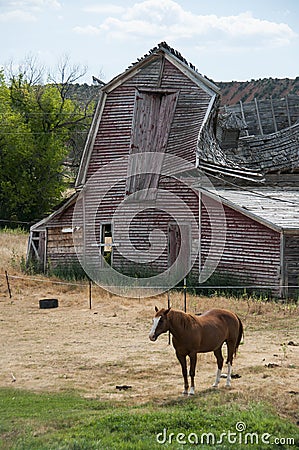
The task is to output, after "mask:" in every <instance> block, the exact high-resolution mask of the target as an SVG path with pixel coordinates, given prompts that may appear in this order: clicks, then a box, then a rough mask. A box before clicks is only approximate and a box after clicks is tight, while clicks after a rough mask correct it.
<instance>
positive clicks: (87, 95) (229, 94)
mask: <svg viewBox="0 0 299 450" xmlns="http://www.w3.org/2000/svg"><path fill="white" fill-rule="evenodd" d="M214 82H215V84H216V85H217V86H219V87H220V89H221V94H222V101H221V104H222V105H234V104H236V103H238V102H239V101H240V100H242V102H243V103H245V102H250V101H252V100H253V99H254V98H255V97H256V98H257V99H259V100H263V99H267V98H270V96H271V95H272V98H274V99H275V98H282V97H285V96H286V95H289V94H295V95H299V76H298V77H296V78H295V79H290V78H281V79H280V78H271V77H270V78H263V79H259V80H251V81H214ZM99 89H100V86H99V85H88V84H74V85H72V87H71V89H70V90H69V94H68V95H69V97H71V98H72V99H76V100H79V101H80V102H82V103H88V102H89V101H90V100H91V99H96V97H97V94H98V92H99Z"/></svg>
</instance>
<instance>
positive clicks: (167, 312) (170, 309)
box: [163, 307, 171, 316]
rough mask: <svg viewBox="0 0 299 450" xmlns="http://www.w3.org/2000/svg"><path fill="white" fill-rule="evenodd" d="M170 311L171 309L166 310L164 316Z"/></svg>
mask: <svg viewBox="0 0 299 450" xmlns="http://www.w3.org/2000/svg"><path fill="white" fill-rule="evenodd" d="M170 310H171V307H170V308H168V309H166V311H164V313H163V314H164V316H167V314H168V313H169V311H170Z"/></svg>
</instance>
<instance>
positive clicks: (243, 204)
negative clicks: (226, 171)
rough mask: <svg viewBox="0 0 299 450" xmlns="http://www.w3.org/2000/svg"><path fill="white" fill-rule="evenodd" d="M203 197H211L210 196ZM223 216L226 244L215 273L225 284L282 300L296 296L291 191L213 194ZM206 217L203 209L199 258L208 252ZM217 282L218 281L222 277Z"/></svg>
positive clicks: (298, 226)
mask: <svg viewBox="0 0 299 450" xmlns="http://www.w3.org/2000/svg"><path fill="white" fill-rule="evenodd" d="M202 195H203V196H208V197H211V198H214V195H213V193H209V192H205V193H203V194H202ZM219 200H221V202H222V204H223V206H224V211H225V217H226V243H225V247H224V250H223V254H222V257H221V260H220V263H219V265H218V267H217V274H218V275H220V276H221V275H222V279H224V280H225V282H226V283H229V282H232V281H233V283H236V281H237V282H239V283H240V285H241V286H242V285H244V286H251V287H254V289H255V290H259V289H260V290H261V291H262V292H267V291H268V292H272V293H274V294H276V295H277V296H280V297H288V296H291V297H292V296H295V297H296V298H297V297H298V292H299V201H298V191H297V190H291V189H284V190H283V191H282V190H281V189H277V188H276V189H275V188H272V189H270V188H269V187H268V188H266V187H264V188H257V187H255V188H253V187H251V188H243V189H223V188H222V189H217V199H216V201H219ZM209 221H210V220H209V216H208V214H207V212H206V210H205V208H204V206H203V204H202V207H201V257H202V263H203V262H204V260H205V258H206V255H207V253H208V251H211V250H212V251H213V249H210V233H211V230H210V225H209ZM220 278H221V277H220Z"/></svg>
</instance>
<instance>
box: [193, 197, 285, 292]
mask: <svg viewBox="0 0 299 450" xmlns="http://www.w3.org/2000/svg"><path fill="white" fill-rule="evenodd" d="M224 212H225V216H226V227H227V235H226V244H225V248H224V252H223V255H222V257H221V260H220V263H219V266H218V268H217V273H218V274H222V275H223V276H225V277H227V281H229V279H230V278H231V279H232V280H233V281H234V283H236V282H237V283H238V282H240V285H242V284H243V283H247V284H251V285H256V286H260V287H265V286H276V288H275V289H273V291H275V292H276V293H279V282H280V233H278V232H276V231H274V230H272V229H270V228H268V227H266V226H265V225H262V224H261V223H259V222H256V221H255V220H253V219H251V218H249V217H246V216H245V215H243V214H241V213H240V212H238V211H235V210H234V209H232V208H229V207H228V206H224ZM210 214H211V211H210ZM212 214H213V213H212ZM214 220H217V218H216V217H215V218H214ZM210 243H211V227H210V219H209V215H208V213H207V210H206V208H205V207H204V205H203V203H202V204H201V258H202V260H201V264H202V265H203V264H204V262H205V260H206V258H207V255H208V253H209V252H211V254H213V252H214V253H215V252H216V250H217V248H215V249H213V248H210ZM216 247H217V245H216Z"/></svg>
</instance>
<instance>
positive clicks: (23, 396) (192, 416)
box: [0, 389, 298, 450]
mask: <svg viewBox="0 0 299 450" xmlns="http://www.w3.org/2000/svg"><path fill="white" fill-rule="evenodd" d="M0 407H1V411H2V413H1V423H0V438H1V442H2V447H1V448H3V449H10V448H13V449H15V450H20V449H29V448H30V449H32V450H34V449H39V450H41V449H43V450H47V449H51V450H55V449H57V450H58V449H60V450H71V449H73V450H74V449H77V450H79V449H82V450H83V449H84V450H88V449H101V450H106V449H107V450H108V449H109V450H113V449H115V450H116V449H117V450H131V449H134V450H138V449H139V450H146V449H158V448H164V446H165V447H166V448H173V449H179V448H186V449H188V448H190V449H191V448H194V445H192V444H189V445H188V440H187V437H188V436H189V434H190V433H192V435H193V442H194V439H195V435H196V436H197V437H198V438H199V440H200V439H203V440H202V443H201V442H200V441H199V444H200V448H203V449H209V448H214V449H225V448H227V449H230V448H236V449H247V448H258V449H260V450H264V449H271V448H273V441H274V439H275V438H278V439H281V442H282V439H286V438H291V439H294V444H293V445H292V444H291V445H287V444H284V445H281V448H285V449H288V448H295V446H296V442H297V443H298V429H297V427H296V425H295V424H292V423H290V422H288V421H287V420H283V419H281V418H280V417H279V416H277V415H276V414H275V413H274V412H273V411H272V410H271V409H270V408H269V407H267V406H265V405H263V404H261V403H258V402H256V403H249V404H247V403H246V404H243V405H242V404H240V402H239V401H238V400H237V397H236V396H234V395H231V394H230V395H229V394H224V393H223V392H220V391H215V390H213V391H207V392H205V393H203V395H202V396H200V397H195V398H194V399H190V398H179V399H177V400H176V401H170V402H166V401H164V403H163V402H161V400H160V402H159V404H158V405H157V404H148V405H143V406H133V407H128V406H117V405H116V404H112V403H108V402H107V403H105V402H100V401H99V400H94V399H83V398H80V397H79V396H77V395H73V394H65V393H64V394H62V393H59V394H56V395H53V394H46V393H43V394H34V393H30V392H25V391H21V390H13V389H1V390H0ZM238 423H239V424H240V423H241V424H242V423H243V424H245V427H246V429H245V430H243V431H240V432H239V431H238V430H237V428H236V426H237V424H238ZM164 430H165V431H164ZM159 433H160V435H159ZM171 433H173V435H171ZM179 433H182V434H181V435H179ZM208 433H213V435H214V436H215V440H217V441H219V440H220V436H221V434H222V433H227V436H224V437H223V442H222V443H221V444H219V443H218V444H217V442H215V444H214V445H213V446H211V444H212V443H211V441H210V442H209V444H208V443H207V439H208ZM228 433H231V436H230V439H236V441H235V443H234V445H233V443H232V442H229V441H228ZM246 433H250V434H251V433H253V434H254V436H253V437H254V438H256V436H258V439H259V442H258V445H255V444H254V445H250V442H251V441H250V435H249V437H248V436H247V439H249V440H248V441H247V443H245V435H246ZM183 435H184V436H185V438H183ZM157 436H158V440H159V439H160V442H158V440H157ZM164 436H166V442H165V443H163V440H164ZM262 436H264V440H266V441H267V440H268V441H269V442H271V443H267V442H266V443H265V442H263V441H262ZM178 437H179V439H181V440H182V439H185V440H186V441H187V442H186V444H179V443H178V442H177V438H178ZM209 439H211V436H210V438H209ZM277 447H278V446H277ZM277 447H275V448H277Z"/></svg>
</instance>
